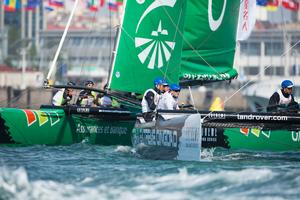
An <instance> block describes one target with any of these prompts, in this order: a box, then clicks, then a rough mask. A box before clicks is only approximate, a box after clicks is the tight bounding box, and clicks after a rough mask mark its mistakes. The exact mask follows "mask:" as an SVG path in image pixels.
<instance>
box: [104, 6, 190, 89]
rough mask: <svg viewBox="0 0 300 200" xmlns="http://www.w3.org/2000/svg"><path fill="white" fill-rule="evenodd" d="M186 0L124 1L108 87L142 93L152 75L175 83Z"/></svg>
mask: <svg viewBox="0 0 300 200" xmlns="http://www.w3.org/2000/svg"><path fill="white" fill-rule="evenodd" d="M185 8H186V0H177V1H170V0H168V1H153V0H150V1H126V5H125V6H124V9H125V10H124V13H125V14H124V18H123V22H122V25H121V33H120V38H119V40H118V41H119V42H117V48H116V56H115V60H114V61H113V68H112V73H111V76H110V80H109V85H108V87H109V88H110V89H113V90H121V91H126V92H135V93H140V94H143V93H144V91H145V90H146V89H148V88H152V87H153V80H154V78H156V77H165V78H166V79H167V80H168V81H169V82H171V83H178V81H179V80H178V78H179V66H180V58H181V50H182V32H183V26H184V17H185V11H186V9H185Z"/></svg>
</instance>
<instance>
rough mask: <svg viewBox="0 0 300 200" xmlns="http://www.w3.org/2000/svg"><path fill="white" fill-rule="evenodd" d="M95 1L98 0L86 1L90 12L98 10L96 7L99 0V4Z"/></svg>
mask: <svg viewBox="0 0 300 200" xmlns="http://www.w3.org/2000/svg"><path fill="white" fill-rule="evenodd" d="M97 2H98V0H89V1H88V2H87V4H88V8H89V10H90V11H92V12H97V11H98V8H99V6H100V2H99V4H97Z"/></svg>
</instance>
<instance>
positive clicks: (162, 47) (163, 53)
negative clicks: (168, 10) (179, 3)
mask: <svg viewBox="0 0 300 200" xmlns="http://www.w3.org/2000/svg"><path fill="white" fill-rule="evenodd" d="M139 3H140V2H139ZM175 4H176V0H164V1H154V2H153V3H152V4H151V5H150V6H149V7H148V8H147V9H146V10H145V12H144V13H143V15H142V16H141V18H140V20H139V22H138V25H137V28H136V33H137V32H138V30H139V28H140V24H141V22H142V21H143V19H144V18H145V17H146V16H147V15H148V14H149V13H150V12H151V11H153V10H154V9H156V8H160V7H162V6H168V7H172V8H173V7H174V5H175ZM168 35H169V33H168V30H166V29H164V28H163V23H162V21H159V24H158V27H157V29H156V30H153V31H152V33H151V36H152V37H151V38H146V37H136V38H135V47H136V48H137V49H138V50H139V51H140V53H139V54H138V58H139V60H140V61H141V63H142V64H145V63H147V67H148V68H149V69H154V67H155V66H157V67H158V68H161V67H163V65H164V62H168V61H169V60H170V58H171V51H173V50H174V47H175V44H176V43H175V42H173V41H168V40H161V39H160V37H161V36H168ZM147 58H150V60H149V59H147Z"/></svg>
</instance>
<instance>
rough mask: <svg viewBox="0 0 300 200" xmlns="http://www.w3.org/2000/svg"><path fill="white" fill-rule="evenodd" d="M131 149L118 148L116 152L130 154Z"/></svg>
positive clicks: (126, 147)
mask: <svg viewBox="0 0 300 200" xmlns="http://www.w3.org/2000/svg"><path fill="white" fill-rule="evenodd" d="M131 149H132V148H131V147H130V146H117V148H116V149H115V152H122V153H130V152H131Z"/></svg>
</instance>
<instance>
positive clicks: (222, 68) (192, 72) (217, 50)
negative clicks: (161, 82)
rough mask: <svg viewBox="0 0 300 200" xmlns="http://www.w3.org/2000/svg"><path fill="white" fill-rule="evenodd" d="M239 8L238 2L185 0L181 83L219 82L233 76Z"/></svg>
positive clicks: (234, 71) (226, 0) (232, 0)
mask: <svg viewBox="0 0 300 200" xmlns="http://www.w3.org/2000/svg"><path fill="white" fill-rule="evenodd" d="M239 7H240V0H188V2H187V14H186V18H185V25H184V41H183V50H182V58H181V70H180V71H181V72H180V79H181V80H183V81H186V82H193V81H196V82H198V81H199V82H202V81H221V80H229V79H232V78H233V77H235V76H237V72H236V70H235V69H233V62H234V54H235V46H236V31H237V23H238V16H239ZM209 8H211V9H209Z"/></svg>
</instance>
